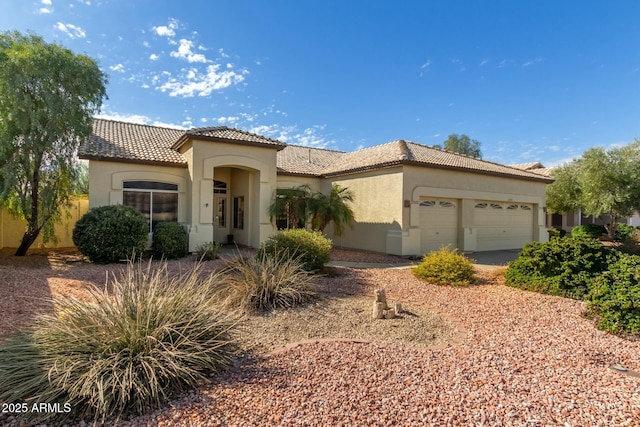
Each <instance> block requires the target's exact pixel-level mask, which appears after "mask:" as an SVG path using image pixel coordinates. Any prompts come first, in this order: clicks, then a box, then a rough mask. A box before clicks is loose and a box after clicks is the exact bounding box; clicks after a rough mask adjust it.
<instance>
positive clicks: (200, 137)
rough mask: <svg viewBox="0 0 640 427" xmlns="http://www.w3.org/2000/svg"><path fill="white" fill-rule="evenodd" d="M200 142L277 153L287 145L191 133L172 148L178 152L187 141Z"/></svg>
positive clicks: (183, 136)
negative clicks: (270, 150)
mask: <svg viewBox="0 0 640 427" xmlns="http://www.w3.org/2000/svg"><path fill="white" fill-rule="evenodd" d="M190 139H191V140H200V141H211V142H221V143H223V144H233V145H247V146H250V147H262V148H275V149H276V150H277V151H280V150H284V148H285V147H286V146H287V144H284V143H281V144H276V143H273V144H266V143H264V142H253V141H242V140H239V139H227V138H220V137H216V136H206V135H194V134H191V133H188V132H187V133H185V134H184V135H182V136H181V137H180V138H179V139H178V140H177V141H176V142H175V143H174V144H173V145H172V146H171V148H173V149H174V150H178V149H179V148H180V147H182V146H183V145H184V144H185V143H186V142H187V141H189V140H190Z"/></svg>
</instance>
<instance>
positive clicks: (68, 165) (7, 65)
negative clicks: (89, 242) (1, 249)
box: [0, 32, 107, 255]
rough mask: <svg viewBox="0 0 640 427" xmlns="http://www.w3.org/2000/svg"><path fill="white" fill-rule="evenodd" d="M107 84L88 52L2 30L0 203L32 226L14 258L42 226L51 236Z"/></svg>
mask: <svg viewBox="0 0 640 427" xmlns="http://www.w3.org/2000/svg"><path fill="white" fill-rule="evenodd" d="M106 82H107V78H106V75H105V74H104V73H103V72H102V71H101V70H100V68H99V67H98V65H97V63H96V62H95V61H94V60H93V59H91V58H89V57H88V56H85V55H77V54H74V53H73V52H71V51H70V50H68V49H66V48H64V47H62V46H59V45H56V44H49V43H46V42H45V41H44V40H43V39H42V38H41V37H39V36H36V35H33V34H29V35H23V34H20V33H19V32H4V33H0V177H1V178H0V200H2V202H3V204H4V205H5V206H6V207H7V209H8V210H9V212H10V213H11V214H13V215H14V216H16V217H18V218H22V219H24V220H25V221H26V223H27V226H26V229H25V232H24V235H23V237H22V241H21V243H20V246H19V247H18V250H17V251H16V253H15V254H16V255H25V254H26V252H27V250H28V249H29V247H30V246H31V245H32V244H33V242H34V241H35V240H36V238H37V237H38V235H39V234H40V232H41V231H43V238H44V240H45V241H48V240H50V239H51V238H52V237H53V226H54V224H55V222H56V221H59V220H60V215H61V214H60V209H61V208H62V207H64V206H66V205H67V204H68V201H69V193H70V191H71V187H72V185H73V184H72V183H73V182H74V180H75V179H76V173H77V159H76V153H77V149H78V146H79V144H80V141H82V140H83V139H84V138H86V137H88V136H89V135H90V133H91V121H92V116H93V115H94V114H95V113H96V112H97V111H98V110H99V108H100V106H101V104H102V99H103V98H104V97H105V96H106V92H105V85H106Z"/></svg>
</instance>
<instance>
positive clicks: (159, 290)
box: [0, 264, 237, 425]
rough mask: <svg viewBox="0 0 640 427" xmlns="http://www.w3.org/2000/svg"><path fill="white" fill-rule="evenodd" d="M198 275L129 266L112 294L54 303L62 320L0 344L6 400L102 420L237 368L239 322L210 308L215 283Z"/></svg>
mask: <svg viewBox="0 0 640 427" xmlns="http://www.w3.org/2000/svg"><path fill="white" fill-rule="evenodd" d="M200 277H202V275H201V273H200V272H199V269H198V267H197V266H196V267H195V268H194V269H192V270H191V271H189V272H186V273H183V274H181V275H178V276H170V275H169V274H168V272H167V269H166V264H162V265H161V266H160V267H159V268H156V269H152V268H151V264H149V265H148V266H147V267H146V268H145V267H143V266H142V265H140V264H138V265H133V264H130V265H129V268H128V269H127V270H126V271H125V272H124V273H123V274H122V276H121V277H119V278H114V279H113V281H112V283H111V284H110V285H111V286H110V288H111V289H112V292H111V294H109V293H108V292H107V291H103V290H99V289H98V288H92V289H90V291H89V294H90V295H89V298H88V299H86V300H78V299H75V298H73V297H70V296H69V297H64V298H62V299H59V300H56V301H55V304H56V306H57V307H59V309H60V310H59V311H58V313H57V315H41V316H40V317H38V318H37V319H36V322H35V324H34V326H33V327H32V328H31V329H30V330H29V331H27V332H26V333H24V334H23V335H20V336H17V337H14V338H12V339H10V340H8V341H5V342H3V343H2V344H0V378H1V379H2V380H1V381H0V401H3V402H26V403H27V404H28V405H29V407H31V404H32V403H34V402H66V403H68V404H69V405H70V408H71V413H70V414H68V415H69V416H74V415H90V414H93V416H94V418H95V419H96V420H97V419H102V420H104V419H105V418H108V417H111V416H120V415H125V414H140V413H142V412H143V411H145V410H146V409H149V408H158V407H160V406H161V405H162V404H163V403H165V402H166V401H168V400H169V399H171V398H172V397H173V396H175V395H177V394H178V393H181V392H184V391H185V390H187V389H190V388H193V387H195V386H196V385H197V384H198V383H199V382H200V381H202V380H204V379H206V378H208V376H209V375H210V374H211V373H214V372H217V371H219V370H221V369H224V368H226V367H228V366H230V364H231V363H232V361H233V358H234V354H235V353H234V352H235V343H234V337H233V334H234V332H233V331H234V327H235V325H236V324H237V320H236V318H235V317H232V316H230V315H229V314H226V313H225V312H222V311H220V308H219V306H217V305H215V304H214V303H213V301H212V293H211V292H210V291H209V290H210V289H211V287H212V285H211V282H212V281H215V280H217V277H212V278H210V279H208V280H201V279H200ZM54 415H55V414H54V413H40V414H38V413H31V412H28V413H27V414H25V416H26V417H36V416H40V417H42V418H45V419H46V418H51V417H52V416H54ZM60 425H61V424H60Z"/></svg>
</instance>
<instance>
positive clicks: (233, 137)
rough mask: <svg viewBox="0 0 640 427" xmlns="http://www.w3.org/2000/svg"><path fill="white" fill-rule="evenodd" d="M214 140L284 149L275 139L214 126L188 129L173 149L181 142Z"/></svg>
mask: <svg viewBox="0 0 640 427" xmlns="http://www.w3.org/2000/svg"><path fill="white" fill-rule="evenodd" d="M197 138H200V139H214V140H225V141H230V142H233V143H238V142H239V143H248V144H251V145H263V144H264V145H269V146H272V147H276V148H280V149H281V148H284V147H285V146H286V144H285V143H284V142H280V141H278V140H275V139H271V138H267V137H266V136H262V135H258V134H256V133H251V132H247V131H244V130H239V129H234V128H230V127H227V126H215V127H204V128H195V129H189V130H188V131H186V132H185V133H184V135H183V137H182V138H180V141H177V142H176V144H174V147H173V148H178V147H179V146H180V145H181V143H182V142H184V141H185V140H187V139H197Z"/></svg>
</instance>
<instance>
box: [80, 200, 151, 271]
mask: <svg viewBox="0 0 640 427" xmlns="http://www.w3.org/2000/svg"><path fill="white" fill-rule="evenodd" d="M148 233H149V225H148V224H147V220H146V219H145V217H144V216H143V215H142V214H141V213H140V212H138V211H137V210H135V209H134V208H131V207H128V206H122V205H113V206H101V207H98V208H94V209H91V210H90V211H89V212H87V213H86V214H84V215H83V216H82V218H80V219H79V220H78V222H76V225H75V227H74V228H73V236H72V237H73V244H74V245H76V247H77V248H78V250H79V251H80V252H81V253H82V254H83V255H85V256H86V257H88V258H89V259H90V260H91V261H93V262H95V263H99V264H108V263H110V262H118V261H120V260H123V259H128V258H132V257H133V256H134V254H137V255H139V254H142V253H143V252H144V250H145V249H146V247H147V236H148Z"/></svg>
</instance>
